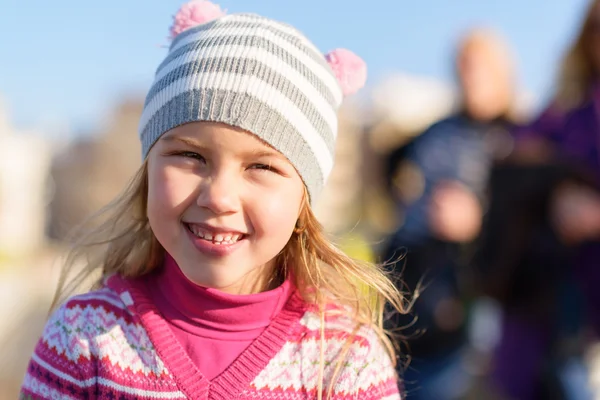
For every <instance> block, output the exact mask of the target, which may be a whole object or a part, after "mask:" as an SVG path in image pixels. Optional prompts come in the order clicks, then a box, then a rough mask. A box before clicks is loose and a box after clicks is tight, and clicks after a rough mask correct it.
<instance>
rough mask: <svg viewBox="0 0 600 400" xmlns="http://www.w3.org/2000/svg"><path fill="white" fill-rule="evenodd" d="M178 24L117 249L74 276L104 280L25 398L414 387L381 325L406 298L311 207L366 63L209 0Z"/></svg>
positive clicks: (118, 226) (104, 231)
mask: <svg viewBox="0 0 600 400" xmlns="http://www.w3.org/2000/svg"><path fill="white" fill-rule="evenodd" d="M171 35H172V39H173V41H172V43H171V46H170V49H169V53H168V55H167V57H166V59H165V60H164V61H163V62H162V63H161V64H160V66H159V67H158V70H157V72H156V78H155V81H154V83H153V85H152V87H151V89H150V92H149V93H148V95H147V98H146V102H145V106H144V111H143V114H142V117H141V122H140V131H139V134H140V138H141V142H142V151H143V158H144V162H143V165H142V167H141V168H140V170H139V172H138V173H137V175H136V176H135V177H134V179H133V180H132V182H131V184H130V185H129V187H128V188H127V189H126V190H125V191H124V193H123V194H122V195H121V196H120V197H119V198H118V199H117V200H115V201H114V203H112V204H111V205H109V206H108V207H107V208H106V209H105V210H104V212H103V214H102V217H103V218H104V219H103V220H102V221H103V223H100V224H95V225H94V230H93V231H92V233H91V234H88V235H85V236H82V237H81V242H82V243H81V244H82V246H83V247H80V248H83V249H84V250H86V252H87V251H88V250H90V249H92V250H93V249H95V248H98V249H99V250H100V252H99V257H97V258H96V259H94V258H92V259H91V260H90V261H89V263H88V264H87V266H86V267H85V268H84V270H83V271H82V272H81V273H80V274H79V275H78V276H77V277H76V279H75V280H74V282H76V283H78V282H79V283H81V282H82V281H84V280H86V279H88V278H89V277H90V275H91V274H92V273H93V272H95V271H101V279H100V280H99V281H98V284H97V287H96V290H95V291H92V292H90V293H87V294H84V295H79V296H75V297H72V298H71V299H69V300H68V301H67V302H66V303H64V304H63V305H62V306H61V307H59V308H58V310H56V311H55V312H54V314H53V315H52V317H51V318H50V321H49V322H48V324H47V326H46V328H45V331H44V333H43V336H42V338H41V340H40V341H39V343H38V345H37V347H36V349H35V352H34V354H33V356H32V358H31V362H30V365H29V368H28V370H27V374H26V376H25V380H24V383H23V387H22V391H21V398H24V399H39V398H43V399H81V398H96V399H134V398H135V399H184V398H189V399H313V398H315V399H316V398H318V399H322V398H332V399H398V398H399V397H400V396H399V389H398V379H397V376H396V375H395V370H394V361H395V355H394V350H393V347H392V346H391V342H390V341H389V340H388V339H387V338H386V336H385V332H384V331H383V330H382V328H381V327H382V310H383V306H384V304H385V302H386V300H387V301H390V302H391V303H392V304H393V305H394V306H395V307H396V308H397V309H399V310H401V311H402V308H403V299H402V297H401V295H400V294H399V293H398V291H397V290H396V289H395V287H394V285H393V284H392V282H391V281H390V280H389V279H388V278H387V277H386V276H385V275H384V273H383V271H382V270H381V269H379V268H378V267H376V266H372V265H366V264H364V265H363V264H360V263H358V262H356V261H354V260H352V259H350V258H349V257H347V256H345V255H344V254H343V253H342V252H340V251H339V250H337V249H336V248H335V247H334V246H333V245H332V244H331V243H330V242H329V241H328V240H327V239H326V236H325V235H324V233H323V231H322V229H321V227H320V225H319V224H318V222H317V221H316V219H315V217H314V215H313V213H312V211H311V208H310V204H312V203H314V201H315V200H316V199H317V197H318V195H319V193H320V192H321V189H322V188H323V186H324V184H325V181H326V178H327V176H328V174H329V172H330V171H331V168H332V163H333V152H334V144H335V136H336V130H337V117H336V110H337V108H338V106H339V104H340V102H341V100H342V97H343V95H344V94H348V93H351V92H353V91H354V90H356V89H358V88H359V87H360V86H362V85H363V84H364V81H365V79H366V68H365V65H364V63H363V62H362V60H360V59H359V58H357V57H356V56H355V55H353V54H352V53H351V52H349V51H347V50H336V51H334V52H332V53H329V54H328V55H326V56H323V55H322V54H320V53H319V52H318V50H317V49H316V47H315V46H314V45H313V44H312V43H311V42H310V41H309V40H308V39H306V38H305V37H304V36H303V35H302V34H301V33H300V32H298V31H297V30H295V29H294V28H292V27H291V26H289V25H285V24H282V23H280V22H277V21H273V20H270V19H267V18H264V17H261V16H258V15H254V14H233V15H224V13H223V12H221V10H220V8H219V7H218V6H216V5H214V4H211V3H208V2H206V1H194V2H191V3H188V4H186V5H184V6H183V7H182V9H181V10H180V11H179V13H178V14H177V15H176V16H175V22H174V25H173V28H172V29H171ZM75 257H76V256H74V259H75ZM65 276H66V275H65ZM64 281H65V280H64V278H63V279H61V284H60V288H59V291H64Z"/></svg>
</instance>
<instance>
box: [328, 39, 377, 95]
mask: <svg viewBox="0 0 600 400" xmlns="http://www.w3.org/2000/svg"><path fill="white" fill-rule="evenodd" d="M325 59H326V60H327V63H328V64H329V66H330V67H331V70H332V71H333V73H334V75H335V77H336V78H337V80H338V82H339V84H340V87H341V88H342V92H343V93H344V96H349V95H351V94H353V93H356V92H357V91H358V90H359V89H360V88H362V87H363V86H364V85H365V83H366V82H367V64H366V63H365V62H364V61H363V59H362V58H360V57H359V56H357V55H356V54H354V53H353V52H351V51H350V50H347V49H335V50H332V51H330V52H329V53H327V54H326V55H325Z"/></svg>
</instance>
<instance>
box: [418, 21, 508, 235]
mask: <svg viewBox="0 0 600 400" xmlns="http://www.w3.org/2000/svg"><path fill="white" fill-rule="evenodd" d="M457 70H458V75H459V82H460V84H461V88H462V92H463V95H464V103H465V108H466V111H467V112H468V113H469V115H470V116H471V117H472V118H474V119H476V120H479V121H482V122H485V121H490V120H493V119H495V118H497V117H499V116H501V115H502V114H504V113H505V112H506V110H508V108H509V106H510V101H511V100H512V97H513V91H512V88H513V82H512V74H513V71H512V66H511V63H510V59H509V58H508V53H507V51H506V49H505V48H504V47H503V44H502V43H501V42H500V41H499V39H498V38H496V37H494V36H491V35H490V34H487V33H485V32H474V33H473V34H471V35H470V36H469V37H467V39H466V40H465V41H464V42H463V43H462V46H461V49H460V51H459V54H458V57H457ZM482 212H483V210H482V209H481V205H480V203H479V200H478V199H477V197H476V196H475V194H474V193H472V192H471V191H470V190H469V189H468V188H466V187H465V186H464V185H462V184H461V183H460V182H452V181H447V182H440V183H439V184H437V185H436V187H435V188H434V190H433V195H432V203H431V204H430V208H429V215H430V218H429V222H430V226H431V229H432V231H433V232H434V233H435V235H436V237H437V238H438V239H442V240H446V241H451V242H468V241H471V240H473V239H474V238H475V237H476V236H477V235H478V234H479V231H480V229H481V219H482Z"/></svg>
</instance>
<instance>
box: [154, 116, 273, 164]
mask: <svg viewBox="0 0 600 400" xmlns="http://www.w3.org/2000/svg"><path fill="white" fill-rule="evenodd" d="M160 140H161V141H163V142H184V143H188V144H196V145H200V146H203V147H207V146H211V147H213V146H215V147H221V148H223V149H228V150H231V151H236V150H240V151H245V150H255V151H263V152H269V153H273V154H274V155H281V153H279V151H277V150H276V149H274V148H273V147H272V146H270V145H269V144H268V143H266V142H265V141H263V140H261V139H260V138H258V137H257V136H256V135H254V134H252V133H250V132H248V131H246V130H244V129H241V128H238V127H235V126H231V125H227V124H223V123H220V122H191V123H188V124H184V125H180V126H178V127H176V128H173V129H171V130H170V131H168V132H166V133H165V134H164V135H163V136H162V137H161V139H160ZM281 156H282V157H283V155H281Z"/></svg>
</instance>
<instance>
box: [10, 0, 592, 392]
mask: <svg viewBox="0 0 600 400" xmlns="http://www.w3.org/2000/svg"><path fill="white" fill-rule="evenodd" d="M597 3H598V2H590V1H588V0H556V1H552V2H550V1H546V0H527V1H526V2H525V1H517V0H504V1H502V2H500V1H496V2H492V1H477V0H462V1H448V0H420V1H418V2H416V1H413V2H408V1H405V0H395V1H391V0H382V1H377V0H375V1H371V2H369V3H368V4H366V3H362V2H358V1H354V0H345V1H341V0H328V1H326V2H323V1H317V0H304V1H302V2H283V1H275V0H246V1H241V0H223V1H222V2H220V5H221V6H222V7H223V8H225V9H227V10H228V11H229V12H247V11H250V12H257V13H260V14H264V15H266V16H269V17H272V18H275V19H279V20H282V21H286V22H289V23H291V24H292V25H295V26H296V27H298V28H299V29H301V30H302V31H304V32H305V33H306V34H307V36H308V37H310V38H311V39H313V41H314V42H315V43H316V44H317V46H318V47H319V48H321V49H322V50H323V51H324V52H325V51H328V50H331V49H333V48H336V47H346V48H349V49H351V50H353V51H354V52H356V53H357V54H359V55H360V56H361V57H363V58H364V59H365V61H366V62H367V64H368V67H369V79H368V82H367V87H366V88H365V89H364V90H363V91H362V92H360V93H359V94H357V95H355V96H354V97H351V98H349V99H348V101H347V102H346V103H345V104H344V106H343V108H342V110H341V111H340V118H341V121H340V129H339V141H338V147H337V164H336V167H335V169H334V171H333V173H332V176H331V179H330V183H329V186H328V187H327V188H326V191H325V194H324V196H323V197H322V199H321V200H320V202H319V203H318V204H317V206H316V207H317V215H318V216H319V218H320V219H321V221H322V222H323V224H324V225H325V227H326V228H327V230H328V231H329V232H330V234H331V235H332V236H334V237H335V239H336V240H337V242H338V243H339V245H340V246H341V247H342V248H343V249H344V250H346V251H347V252H348V253H350V254H351V255H353V256H354V257H357V258H360V259H366V260H371V261H378V262H387V265H388V268H390V269H392V270H394V271H395V272H398V273H400V272H402V280H401V281H398V285H399V287H401V289H403V290H406V291H407V292H408V293H416V294H418V295H419V296H418V298H417V299H416V301H415V304H414V307H413V312H412V313H411V314H410V315H406V316H399V315H390V316H389V319H388V322H387V323H388V327H389V328H390V329H396V328H402V329H401V330H400V331H401V333H402V335H403V337H404V340H403V341H402V350H403V351H402V354H403V356H402V357H401V359H400V360H399V361H400V362H399V372H400V373H401V375H402V376H403V378H404V385H405V389H406V391H407V398H408V399H409V400H455V399H484V400H487V399H490V400H495V399H507V400H509V399H515V400H537V399H550V400H553V399H557V400H558V399H565V400H572V399H574V400H578V399H590V400H591V399H600V346H599V345H598V343H599V342H598V338H599V337H598V334H599V333H600V265H599V264H600V263H599V262H598V260H600V192H599V189H600V85H598V83H599V82H600V80H599V79H598V77H599V76H600V6H599V5H598V4H597ZM180 4H181V3H180V2H179V1H176V0H162V1H160V2H159V1H154V0H146V1H141V0H128V1H126V2H123V1H117V0H105V1H102V2H76V1H73V0H62V1H59V2H54V3H47V2H37V1H33V2H32V1H29V2H23V1H20V0H1V5H2V7H1V10H2V11H1V12H0V37H2V40H1V41H0V43H1V44H0V298H1V300H0V399H12V398H16V396H17V393H18V388H19V386H20V383H21V379H22V378H23V375H24V372H25V368H26V366H27V362H28V359H29V356H30V355H31V352H32V350H33V347H34V346H35V343H36V341H37V339H38V337H39V335H40V334H41V330H42V328H43V326H44V323H45V319H46V317H47V312H48V306H49V303H50V300H51V298H52V295H53V294H54V289H55V287H56V283H57V277H58V273H59V271H60V268H61V264H62V262H63V260H64V256H65V251H66V249H67V248H68V243H67V242H66V235H67V234H68V232H69V231H70V229H72V228H73V227H74V226H75V225H77V224H78V223H80V222H82V221H83V219H85V218H86V217H87V216H89V215H90V214H91V213H92V212H94V211H96V210H97V209H98V208H100V207H102V206H103V205H105V204H106V203H107V202H108V201H110V200H111V199H112V198H113V197H114V196H115V195H116V194H117V193H118V192H119V191H120V189H121V188H123V186H124V185H125V184H126V182H127V181H128V179H129V177H130V176H132V174H133V173H134V172H135V171H136V169H137V168H138V166H139V165H140V156H139V154H140V147H139V144H138V139H137V124H138V119H139V116H140V114H141V110H142V106H143V101H144V96H145V91H146V90H147V89H148V87H149V86H150V83H151V81H152V77H153V73H154V70H155V68H156V67H157V66H158V64H159V62H160V61H161V59H162V57H164V55H165V53H166V49H165V46H167V45H168V40H167V33H168V27H169V26H170V24H171V17H172V15H173V14H174V13H175V12H176V10H177V9H178V7H179V6H180ZM367 5H368V7H367Z"/></svg>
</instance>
